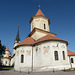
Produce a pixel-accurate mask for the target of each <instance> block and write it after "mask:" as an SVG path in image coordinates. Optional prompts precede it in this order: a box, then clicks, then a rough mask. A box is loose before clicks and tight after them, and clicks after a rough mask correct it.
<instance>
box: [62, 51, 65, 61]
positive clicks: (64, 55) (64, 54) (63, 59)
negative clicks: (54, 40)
mask: <svg viewBox="0 0 75 75" xmlns="http://www.w3.org/2000/svg"><path fill="white" fill-rule="evenodd" d="M62 54H63V60H65V52H64V51H62Z"/></svg>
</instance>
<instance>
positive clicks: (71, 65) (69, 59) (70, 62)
mask: <svg viewBox="0 0 75 75" xmlns="http://www.w3.org/2000/svg"><path fill="white" fill-rule="evenodd" d="M69 61H70V66H71V68H72V64H71V59H70V56H69Z"/></svg>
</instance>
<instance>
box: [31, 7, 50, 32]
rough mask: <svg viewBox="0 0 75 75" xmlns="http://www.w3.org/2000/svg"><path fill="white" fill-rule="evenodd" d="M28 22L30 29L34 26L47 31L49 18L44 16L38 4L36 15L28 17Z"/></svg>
mask: <svg viewBox="0 0 75 75" xmlns="http://www.w3.org/2000/svg"><path fill="white" fill-rule="evenodd" d="M30 24H31V31H32V30H33V29H34V28H39V29H41V30H44V31H48V32H49V24H50V21H49V18H47V17H45V15H44V14H43V13H42V11H41V9H40V6H39V10H38V11H37V13H36V15H35V16H32V18H31V19H30Z"/></svg>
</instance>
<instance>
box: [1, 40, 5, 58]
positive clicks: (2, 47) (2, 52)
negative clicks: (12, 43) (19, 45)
mask: <svg viewBox="0 0 75 75" xmlns="http://www.w3.org/2000/svg"><path fill="white" fill-rule="evenodd" d="M5 48H6V46H5V45H2V44H1V40H0V57H1V56H2V55H3V54H4V52H5Z"/></svg>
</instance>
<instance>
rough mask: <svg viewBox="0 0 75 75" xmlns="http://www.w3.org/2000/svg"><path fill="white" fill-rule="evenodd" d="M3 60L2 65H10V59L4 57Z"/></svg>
mask: <svg viewBox="0 0 75 75" xmlns="http://www.w3.org/2000/svg"><path fill="white" fill-rule="evenodd" d="M2 61H3V62H2V65H5V66H9V59H7V58H3V59H2ZM6 61H7V63H6Z"/></svg>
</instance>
